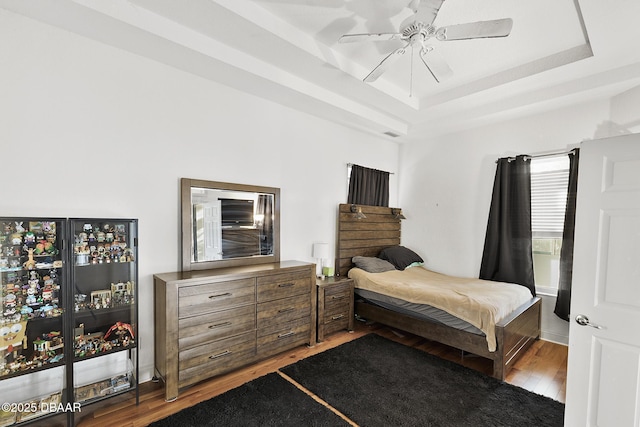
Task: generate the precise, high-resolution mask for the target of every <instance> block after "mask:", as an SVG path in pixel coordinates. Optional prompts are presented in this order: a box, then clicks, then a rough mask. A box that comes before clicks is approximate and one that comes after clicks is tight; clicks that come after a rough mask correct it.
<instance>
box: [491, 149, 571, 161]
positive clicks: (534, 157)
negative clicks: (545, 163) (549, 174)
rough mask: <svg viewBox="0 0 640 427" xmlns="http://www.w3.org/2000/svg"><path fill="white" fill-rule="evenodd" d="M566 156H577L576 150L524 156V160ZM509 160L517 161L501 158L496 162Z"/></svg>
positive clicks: (511, 158)
mask: <svg viewBox="0 0 640 427" xmlns="http://www.w3.org/2000/svg"><path fill="white" fill-rule="evenodd" d="M565 154H567V155H568V154H576V149H575V148H572V149H571V150H567V151H557V152H553V153H544V154H525V155H524V160H525V161H527V160H530V159H537V158H540V157H555V156H563V155H565ZM505 158H506V159H507V161H509V162H511V161H513V160H515V159H516V158H515V157H500V158H498V159H497V160H496V163H498V160H500V159H505Z"/></svg>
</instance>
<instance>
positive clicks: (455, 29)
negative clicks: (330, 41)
mask: <svg viewBox="0 0 640 427" xmlns="http://www.w3.org/2000/svg"><path fill="white" fill-rule="evenodd" d="M442 3H444V0H422V1H421V0H412V1H411V2H410V3H409V5H408V7H409V8H410V9H411V10H412V11H413V15H412V16H410V17H409V18H407V19H405V20H404V22H402V24H400V30H399V32H398V33H369V34H345V35H343V36H342V37H340V40H338V42H339V43H353V42H363V41H389V40H402V41H403V42H405V44H404V46H402V47H400V48H398V49H396V50H394V51H393V52H391V53H390V54H389V55H387V57H386V58H384V59H383V60H382V62H380V64H378V66H377V67H375V68H374V69H373V71H371V72H370V73H369V74H368V75H367V76H366V77H365V78H364V79H363V80H364V81H365V82H373V81H375V80H376V79H377V78H378V77H380V76H381V75H382V74H383V73H384V72H385V71H386V70H387V69H388V67H389V66H390V65H391V64H393V63H394V62H395V61H397V60H398V59H399V58H400V57H401V56H403V55H404V54H405V53H406V52H407V50H408V48H409V47H411V48H415V47H417V48H419V54H420V58H421V59H422V62H423V63H424V65H425V66H426V67H427V69H428V70H429V71H430V72H431V74H432V75H433V78H435V79H436V81H438V82H440V81H443V80H445V79H446V78H448V77H451V75H452V74H453V71H452V70H451V68H449V65H448V64H447V63H446V62H445V60H444V58H443V57H442V55H440V53H439V52H438V51H437V50H436V48H435V47H434V46H432V45H430V44H428V41H429V39H431V38H435V39H436V40H440V41H450V40H467V39H477V38H488V37H506V36H508V35H509V33H510V32H511V27H512V26H513V20H512V19H511V18H504V19H495V20H491V21H479V22H470V23H466V24H458V25H448V26H446V27H440V28H437V27H435V26H434V25H433V22H434V21H435V19H436V17H437V16H438V11H439V10H440V6H442ZM412 51H413V49H412Z"/></svg>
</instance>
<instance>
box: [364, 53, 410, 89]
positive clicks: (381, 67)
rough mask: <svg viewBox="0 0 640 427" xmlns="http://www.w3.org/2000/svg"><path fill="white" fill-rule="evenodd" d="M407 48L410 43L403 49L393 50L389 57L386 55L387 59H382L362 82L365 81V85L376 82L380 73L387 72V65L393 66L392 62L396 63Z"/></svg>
mask: <svg viewBox="0 0 640 427" xmlns="http://www.w3.org/2000/svg"><path fill="white" fill-rule="evenodd" d="M409 46H410V43H408V44H406V45H405V46H403V47H400V48H398V49H396V50H394V51H393V52H391V53H390V54H389V55H387V57H386V58H384V59H383V60H382V62H380V63H379V64H378V66H377V67H376V68H374V69H373V71H371V72H370V73H369V75H368V76H367V77H365V78H364V79H363V81H365V82H367V83H371V82H374V81H376V80H377V79H378V77H380V76H381V75H382V73H384V72H385V71H386V70H387V68H388V67H389V65H391V64H393V63H394V62H396V61H397V60H398V59H400V57H401V56H402V55H404V54H405V52H406V51H407V48H408V47H409Z"/></svg>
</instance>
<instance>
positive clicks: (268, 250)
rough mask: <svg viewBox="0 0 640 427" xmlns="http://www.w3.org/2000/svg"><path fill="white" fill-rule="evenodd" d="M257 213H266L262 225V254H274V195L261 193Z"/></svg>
mask: <svg viewBox="0 0 640 427" xmlns="http://www.w3.org/2000/svg"><path fill="white" fill-rule="evenodd" d="M256 213H257V214H260V215H264V217H263V218H264V219H263V220H262V224H261V225H260V255H271V254H273V196H271V195H268V194H260V195H259V196H258V206H257V207H256Z"/></svg>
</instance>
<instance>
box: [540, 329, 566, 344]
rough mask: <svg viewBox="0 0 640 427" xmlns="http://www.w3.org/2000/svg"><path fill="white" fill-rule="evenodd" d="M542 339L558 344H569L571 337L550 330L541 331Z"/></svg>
mask: <svg viewBox="0 0 640 427" xmlns="http://www.w3.org/2000/svg"><path fill="white" fill-rule="evenodd" d="M540 339H542V340H545V341H551V342H554V343H556V344H562V345H569V337H568V336H566V335H561V334H556V333H554V332H549V331H540Z"/></svg>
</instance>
